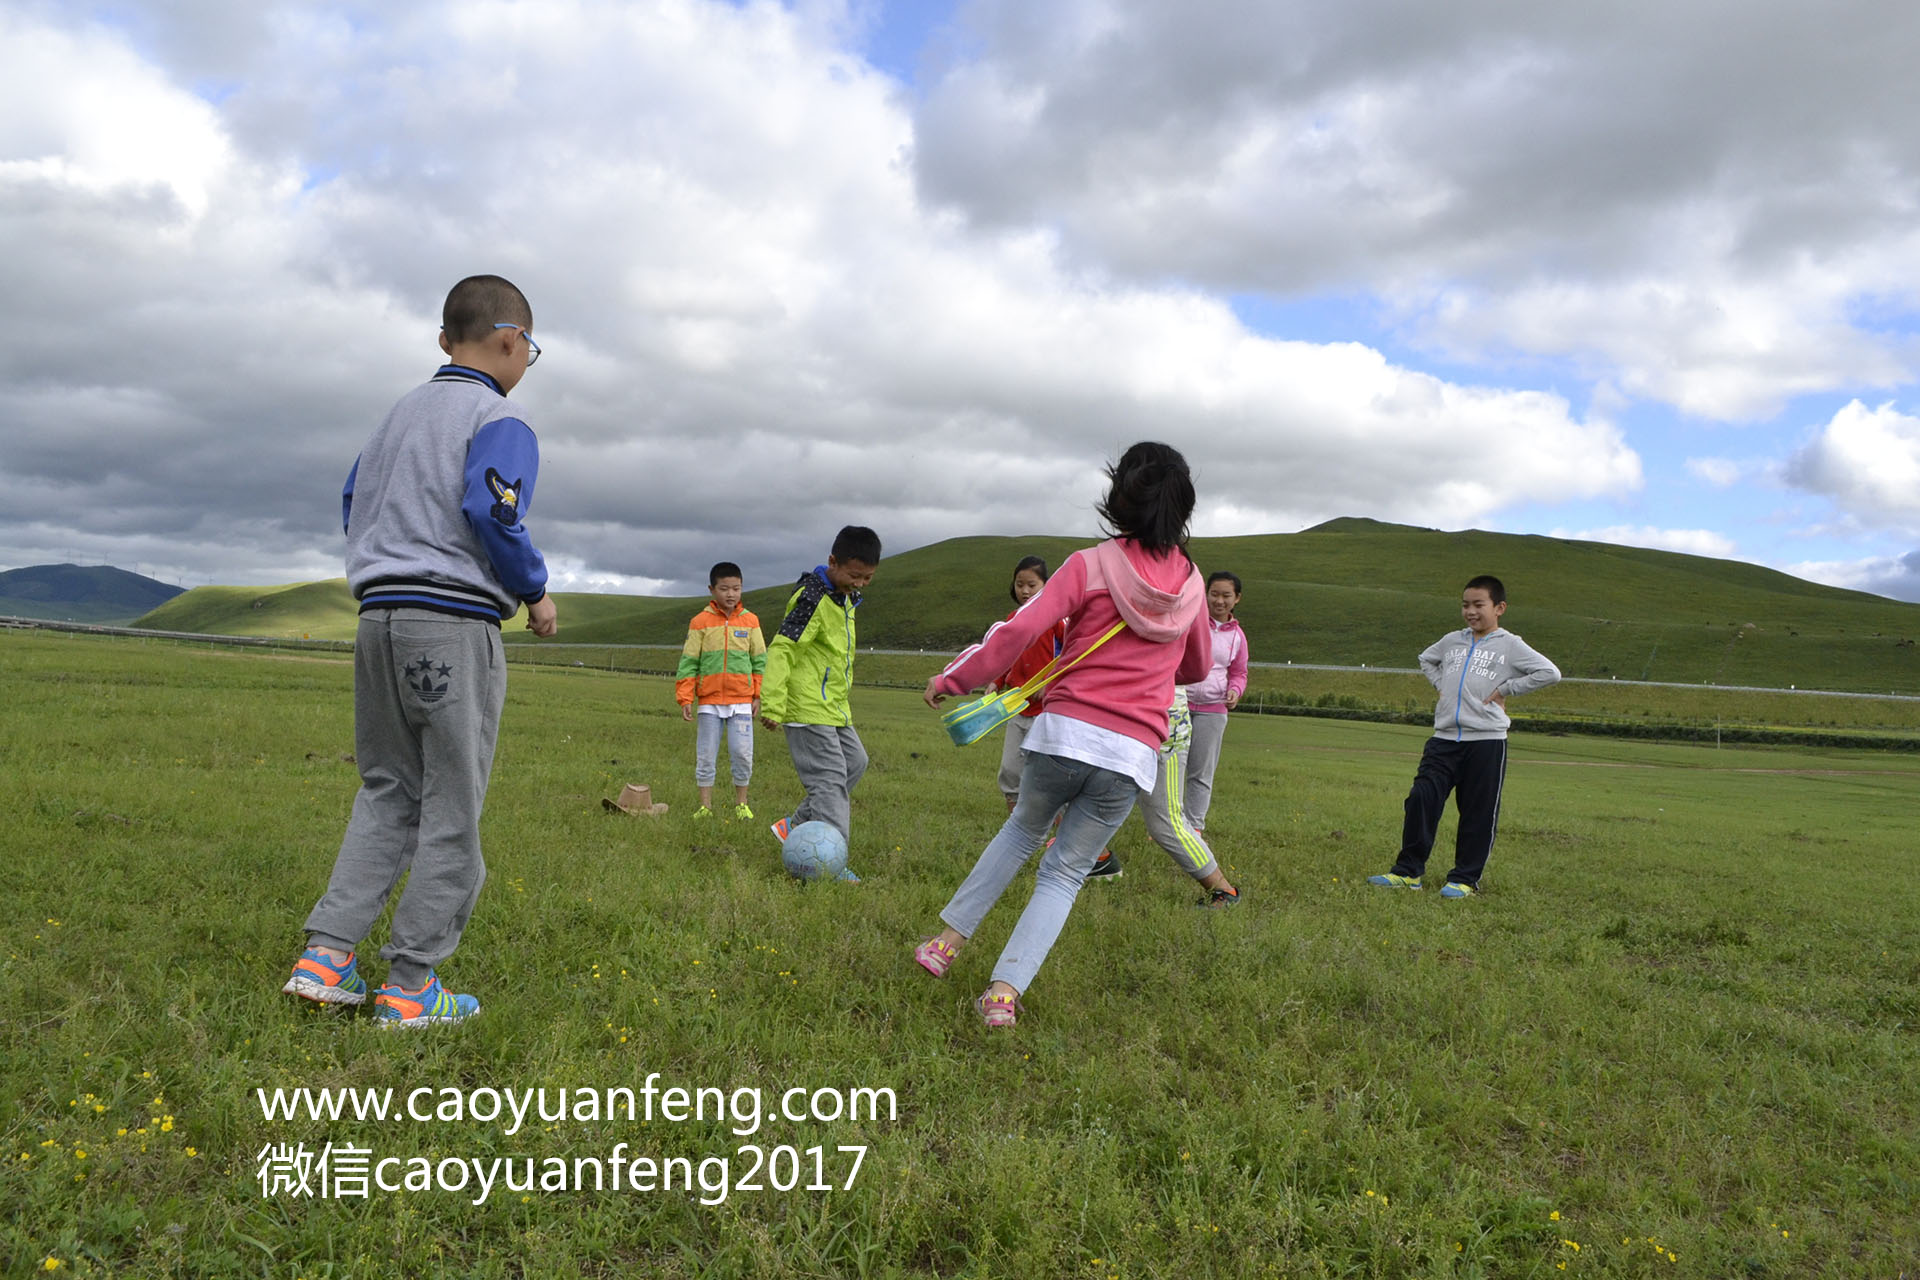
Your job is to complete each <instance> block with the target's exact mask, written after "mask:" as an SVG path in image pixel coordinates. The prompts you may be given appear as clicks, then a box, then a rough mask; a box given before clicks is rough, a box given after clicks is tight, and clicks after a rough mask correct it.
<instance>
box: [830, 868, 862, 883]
mask: <svg viewBox="0 0 1920 1280" xmlns="http://www.w3.org/2000/svg"><path fill="white" fill-rule="evenodd" d="M833 878H834V879H836V880H845V881H846V882H847V883H848V884H859V883H860V877H859V876H857V875H855V874H853V868H852V867H842V868H840V870H839V871H837V872H835V873H834V877H833Z"/></svg>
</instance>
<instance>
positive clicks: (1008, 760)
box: [996, 716, 1038, 800]
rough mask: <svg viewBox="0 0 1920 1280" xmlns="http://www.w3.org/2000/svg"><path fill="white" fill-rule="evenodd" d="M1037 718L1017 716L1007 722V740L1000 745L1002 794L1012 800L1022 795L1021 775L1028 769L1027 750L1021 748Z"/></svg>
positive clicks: (999, 780)
mask: <svg viewBox="0 0 1920 1280" xmlns="http://www.w3.org/2000/svg"><path fill="white" fill-rule="evenodd" d="M1036 719H1038V717H1036V716H1015V717H1014V718H1013V719H1011V720H1009V721H1007V728H1006V739H1005V740H1004V741H1003V742H1002V743H1001V744H1000V776H999V778H998V779H996V781H998V782H999V784H1000V794H1001V795H1003V796H1005V797H1006V798H1007V799H1009V800H1011V799H1013V798H1014V797H1015V796H1017V795H1019V794H1020V775H1021V773H1022V772H1024V771H1025V769H1026V767H1027V761H1026V755H1027V753H1026V750H1025V748H1023V747H1022V746H1021V744H1022V743H1024V742H1025V741H1026V740H1027V734H1028V733H1030V732H1031V731H1032V729H1033V722H1034V720H1036Z"/></svg>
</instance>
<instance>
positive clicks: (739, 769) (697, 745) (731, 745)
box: [693, 711, 753, 787]
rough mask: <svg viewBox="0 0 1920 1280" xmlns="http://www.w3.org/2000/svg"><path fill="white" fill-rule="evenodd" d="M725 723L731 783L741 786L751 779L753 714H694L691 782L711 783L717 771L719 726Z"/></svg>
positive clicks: (705, 784)
mask: <svg viewBox="0 0 1920 1280" xmlns="http://www.w3.org/2000/svg"><path fill="white" fill-rule="evenodd" d="M722 725H724V726H726V729H725V732H726V737H727V771H728V772H729V773H731V774H732V775H733V785H734V786H736V787H744V786H746V785H747V784H748V783H749V782H752V781H753V717H752V716H748V715H735V716H728V717H727V718H726V719H724V720H722V719H721V718H720V717H719V716H709V715H702V714H701V713H700V712H698V711H695V712H694V714H693V785H694V786H696V787H710V786H712V785H713V780H714V778H715V777H716V776H718V774H719V772H720V735H721V731H722V730H721V726H722Z"/></svg>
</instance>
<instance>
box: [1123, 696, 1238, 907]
mask: <svg viewBox="0 0 1920 1280" xmlns="http://www.w3.org/2000/svg"><path fill="white" fill-rule="evenodd" d="M1219 718H1220V719H1222V720H1224V719H1226V717H1225V716H1221V717H1219ZM1193 719H1194V722H1195V724H1196V726H1197V725H1198V722H1199V721H1200V719H1201V717H1199V716H1195V717H1194V718H1193ZM1189 749H1190V744H1189V746H1178V747H1176V746H1174V745H1172V744H1171V743H1169V744H1167V745H1165V746H1163V747H1161V748H1160V769H1159V772H1158V773H1157V774H1155V775H1154V780H1153V794H1152V795H1151V796H1148V797H1147V798H1146V799H1145V800H1143V801H1141V803H1140V816H1141V818H1143V819H1144V820H1145V821H1146V824H1147V834H1148V835H1150V836H1152V837H1153V842H1154V843H1155V844H1157V845H1159V846H1160V847H1161V848H1162V849H1165V850H1166V851H1167V853H1168V855H1169V856H1170V857H1172V859H1173V860H1174V861H1175V862H1176V863H1178V864H1179V865H1180V869H1181V870H1182V871H1184V872H1186V873H1187V874H1188V875H1190V876H1192V877H1193V878H1194V879H1195V880H1204V879H1206V878H1207V876H1208V875H1210V874H1212V872H1213V869H1214V867H1216V866H1217V865H1219V864H1218V863H1217V862H1215V860H1214V857H1213V850H1212V849H1211V848H1209V847H1208V845H1207V840H1206V837H1205V836H1203V835H1201V834H1200V833H1199V832H1198V831H1195V830H1194V829H1193V828H1192V827H1190V826H1188V825H1187V816H1186V812H1185V809H1184V807H1183V805H1182V793H1183V792H1184V791H1185V790H1186V778H1187V753H1188V751H1189Z"/></svg>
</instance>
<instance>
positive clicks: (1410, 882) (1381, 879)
mask: <svg viewBox="0 0 1920 1280" xmlns="http://www.w3.org/2000/svg"><path fill="white" fill-rule="evenodd" d="M1367 883H1368V884H1377V885H1379V886H1380V887H1381V888H1382V889H1423V888H1425V887H1426V886H1425V885H1423V884H1421V883H1420V880H1419V878H1418V877H1417V876H1397V875H1395V874H1393V872H1391V871H1389V872H1387V873H1386V874H1385V875H1383V876H1368V877H1367Z"/></svg>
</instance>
